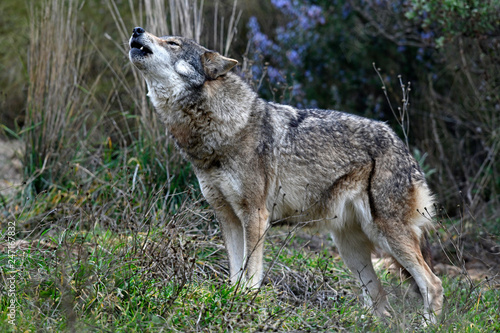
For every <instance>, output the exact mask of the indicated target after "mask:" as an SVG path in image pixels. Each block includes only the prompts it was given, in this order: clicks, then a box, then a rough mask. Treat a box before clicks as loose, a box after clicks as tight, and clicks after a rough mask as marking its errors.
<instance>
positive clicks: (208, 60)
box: [201, 51, 238, 80]
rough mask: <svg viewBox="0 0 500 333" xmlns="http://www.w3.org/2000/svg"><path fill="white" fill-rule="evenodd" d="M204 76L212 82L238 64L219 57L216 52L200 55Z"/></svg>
mask: <svg viewBox="0 0 500 333" xmlns="http://www.w3.org/2000/svg"><path fill="white" fill-rule="evenodd" d="M201 63H202V64H203V69H204V71H205V74H206V75H207V76H208V77H209V78H210V79H212V80H215V79H216V78H218V77H219V76H221V75H224V74H226V73H227V72H229V71H230V70H231V68H233V67H234V66H236V65H237V64H238V61H237V60H234V59H231V58H226V57H223V56H221V55H220V54H219V53H217V52H212V51H207V52H205V53H203V54H202V55H201Z"/></svg>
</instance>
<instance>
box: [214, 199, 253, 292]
mask: <svg viewBox="0 0 500 333" xmlns="http://www.w3.org/2000/svg"><path fill="white" fill-rule="evenodd" d="M215 213H216V215H217V219H218V220H219V223H220V225H221V229H222V235H223V237H224V243H225V245H226V250H227V254H228V256H229V275H230V279H231V283H232V284H236V283H237V282H238V280H239V279H243V280H244V275H243V265H244V259H245V256H246V251H245V250H246V247H245V231H244V229H243V223H242V222H241V220H240V219H239V218H238V217H237V216H236V214H235V213H234V212H233V209H232V208H231V207H230V206H229V205H228V204H224V205H221V206H219V207H216V208H215ZM242 282H245V281H242Z"/></svg>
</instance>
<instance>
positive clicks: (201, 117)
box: [148, 73, 257, 160]
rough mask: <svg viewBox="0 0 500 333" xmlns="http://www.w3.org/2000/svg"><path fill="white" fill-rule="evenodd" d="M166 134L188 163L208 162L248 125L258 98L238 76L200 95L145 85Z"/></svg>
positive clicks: (212, 84) (211, 83)
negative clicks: (169, 135)
mask: <svg viewBox="0 0 500 333" xmlns="http://www.w3.org/2000/svg"><path fill="white" fill-rule="evenodd" d="M148 87H149V89H150V92H149V96H150V98H151V101H152V102H153V105H154V106H155V108H156V110H157V112H158V114H159V116H160V118H161V119H162V121H163V122H164V123H165V125H166V127H167V129H168V131H169V132H170V134H172V136H173V137H174V138H175V140H176V142H177V144H178V146H179V147H180V148H181V149H182V150H184V151H185V152H186V153H187V155H188V156H189V157H191V158H190V159H201V160H203V159H209V158H211V155H213V154H214V153H215V152H216V151H217V150H218V149H220V148H221V147H222V146H225V145H228V144H229V143H230V142H234V138H235V137H236V136H238V134H239V133H240V132H241V130H242V129H243V128H244V127H245V126H246V125H247V124H248V122H249V121H250V113H251V109H252V104H253V103H255V100H256V99H257V95H256V94H255V93H254V92H253V91H252V90H251V89H250V87H248V85H246V84H245V83H244V82H243V81H242V80H241V79H240V78H239V77H238V76H237V75H235V74H232V73H228V74H227V75H226V76H225V77H223V78H220V79H218V80H214V81H207V82H206V83H205V85H204V86H203V87H202V88H201V90H200V91H196V92H189V91H166V90H165V89H164V88H162V87H161V86H153V85H150V84H148Z"/></svg>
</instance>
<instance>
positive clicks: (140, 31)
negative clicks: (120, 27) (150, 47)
mask: <svg viewBox="0 0 500 333" xmlns="http://www.w3.org/2000/svg"><path fill="white" fill-rule="evenodd" d="M145 32H146V30H144V29H143V28H141V27H136V28H134V30H133V31H132V37H139V35H140V34H143V33H145Z"/></svg>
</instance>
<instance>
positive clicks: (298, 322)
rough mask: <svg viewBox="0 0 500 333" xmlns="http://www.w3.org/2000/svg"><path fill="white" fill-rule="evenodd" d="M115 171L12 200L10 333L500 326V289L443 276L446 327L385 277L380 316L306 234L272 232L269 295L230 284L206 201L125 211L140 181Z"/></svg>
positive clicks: (326, 248) (1, 256)
mask: <svg viewBox="0 0 500 333" xmlns="http://www.w3.org/2000/svg"><path fill="white" fill-rule="evenodd" d="M137 159H138V160H140V156H137ZM106 170H107V171H108V172H104V171H103V172H100V173H97V174H98V175H99V176H100V178H99V179H101V180H106V181H107V182H111V181H115V183H114V186H109V185H107V183H105V184H102V183H99V182H97V184H100V185H96V182H95V181H94V182H90V183H88V184H87V185H86V186H88V188H89V189H90V190H89V191H81V190H78V189H74V188H68V189H66V190H64V189H55V188H54V189H53V190H51V191H47V192H45V193H42V194H39V195H38V196H37V197H36V198H35V199H34V200H33V202H25V203H24V205H19V204H15V203H16V201H15V200H14V201H11V206H10V209H11V212H10V217H11V218H13V219H14V220H15V223H16V227H17V237H16V238H17V239H24V241H23V243H22V245H21V246H20V248H19V249H18V250H17V253H16V255H15V259H14V262H13V265H12V266H13V269H11V268H9V266H8V259H10V258H9V257H8V256H7V253H6V251H1V253H0V267H2V271H1V273H2V278H3V281H6V278H8V277H11V276H15V297H16V301H17V304H16V318H15V320H14V323H15V330H14V327H13V326H12V325H11V324H9V323H8V319H9V318H8V317H7V314H8V308H7V307H8V305H9V303H8V302H9V298H8V297H2V301H1V302H0V309H1V310H0V318H1V319H0V323H1V324H0V330H1V331H5V332H8V331H28V330H31V331H79V332H81V331H83V332H85V331H89V332H90V331H118V332H135V331H137V332H139V331H140V332H157V331H161V330H164V331H180V332H186V331H196V330H201V331H214V332H217V331H221V332H224V331H232V330H234V331H244V332H253V331H267V330H269V331H273V330H277V331H323V330H329V331H335V330H340V329H347V330H348V331H353V332H365V331H373V332H386V331H388V330H389V331H396V332H403V331H409V330H410V331H424V330H425V331H427V330H430V331H435V332H455V331H457V332H491V331H494V330H498V329H499V328H500V327H499V324H498V322H499V315H498V309H497V305H498V304H499V302H500V294H499V293H498V290H495V288H493V287H492V286H488V285H487V284H482V285H480V284H470V283H468V282H466V280H463V279H462V280H458V279H450V278H446V277H442V278H443V283H444V288H445V310H444V311H443V314H442V316H441V317H440V318H439V325H436V326H430V327H427V328H426V329H424V328H423V327H422V326H421V323H422V318H421V316H420V315H419V313H421V311H422V306H421V301H420V299H416V298H415V297H412V296H411V295H410V293H408V286H407V285H406V284H400V283H399V281H398V280H397V279H396V278H394V277H392V276H391V275H390V274H387V272H385V271H382V272H379V273H380V276H382V278H383V279H382V280H383V284H384V285H385V286H386V289H387V290H388V291H390V301H391V304H392V306H393V309H394V311H393V318H392V319H389V320H386V321H384V320H381V319H379V318H376V317H373V316H372V315H371V314H370V311H369V310H368V309H365V308H364V307H363V306H362V302H361V301H360V300H359V299H358V294H359V292H360V290H359V288H358V286H357V285H356V282H355V279H354V277H353V276H352V275H351V274H350V273H349V271H348V270H347V269H346V268H345V266H344V265H343V263H342V261H341V260H340V259H339V258H338V257H337V256H335V255H334V253H333V252H332V250H333V248H332V246H331V243H329V242H328V240H325V241H324V242H323V245H321V246H319V247H318V246H316V247H313V249H311V248H310V247H311V246H310V243H309V239H308V236H303V235H302V234H301V233H299V234H294V235H292V237H289V234H288V232H289V231H288V230H286V229H281V230H280V229H278V230H277V231H272V232H271V234H270V236H269V238H268V241H267V243H266V267H269V266H270V265H272V264H273V263H274V265H273V266H272V268H271V270H270V272H269V273H268V275H267V278H266V280H265V282H266V283H265V284H264V286H263V287H262V288H261V289H260V290H259V291H252V290H248V289H245V288H241V286H231V285H229V284H228V283H227V278H228V274H227V258H226V254H225V251H224V250H223V243H222V241H221V239H220V232H219V230H218V226H217V224H216V223H215V221H214V217H213V215H212V213H211V212H210V210H209V209H207V206H206V204H205V203H204V202H203V201H202V200H195V199H193V197H189V196H187V195H185V196H184V198H183V200H182V201H181V203H180V204H179V205H178V209H177V210H176V211H170V207H172V203H171V201H170V200H157V199H156V198H155V195H154V187H151V188H149V189H148V190H147V191H146V193H140V192H138V191H135V192H129V194H128V197H126V198H125V199H126V200H125V201H127V202H128V203H127V204H124V203H123V198H122V199H120V198H116V195H115V194H116V193H117V192H116V191H117V190H116V188H117V187H118V188H119V187H120V186H122V188H127V187H128V188H131V187H132V181H133V179H134V177H132V176H131V175H130V174H129V172H128V171H126V170H124V169H123V168H121V167H120V165H119V164H116V165H115V166H114V168H113V167H111V168H109V169H108V166H106ZM148 172H149V171H148V169H146V168H142V169H140V170H139V171H138V173H137V175H136V178H135V179H136V181H137V179H147V177H148V176H149V175H148ZM118 183H120V184H121V185H120V186H119V184H118ZM88 192H91V193H88ZM194 192H196V191H194ZM96 193H99V194H96ZM113 195H115V197H113ZM89 196H90V197H92V196H95V198H94V199H92V201H91V200H90V199H89ZM174 197H175V196H174ZM17 203H19V202H17ZM141 205H142V207H140V206H141ZM56 209H57V210H56ZM118 217H121V219H118ZM107 218H117V220H116V221H119V222H116V225H115V224H112V223H110V222H109V221H108V220H107ZM4 222H6V220H3V221H2V225H4ZM143 222H144V223H143ZM6 230H7V229H6V228H3V229H2V234H5V232H6ZM284 242H285V243H288V244H287V245H286V246H284V247H283V246H282V245H283V243H284ZM275 259H276V260H275ZM4 285H5V284H4Z"/></svg>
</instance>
